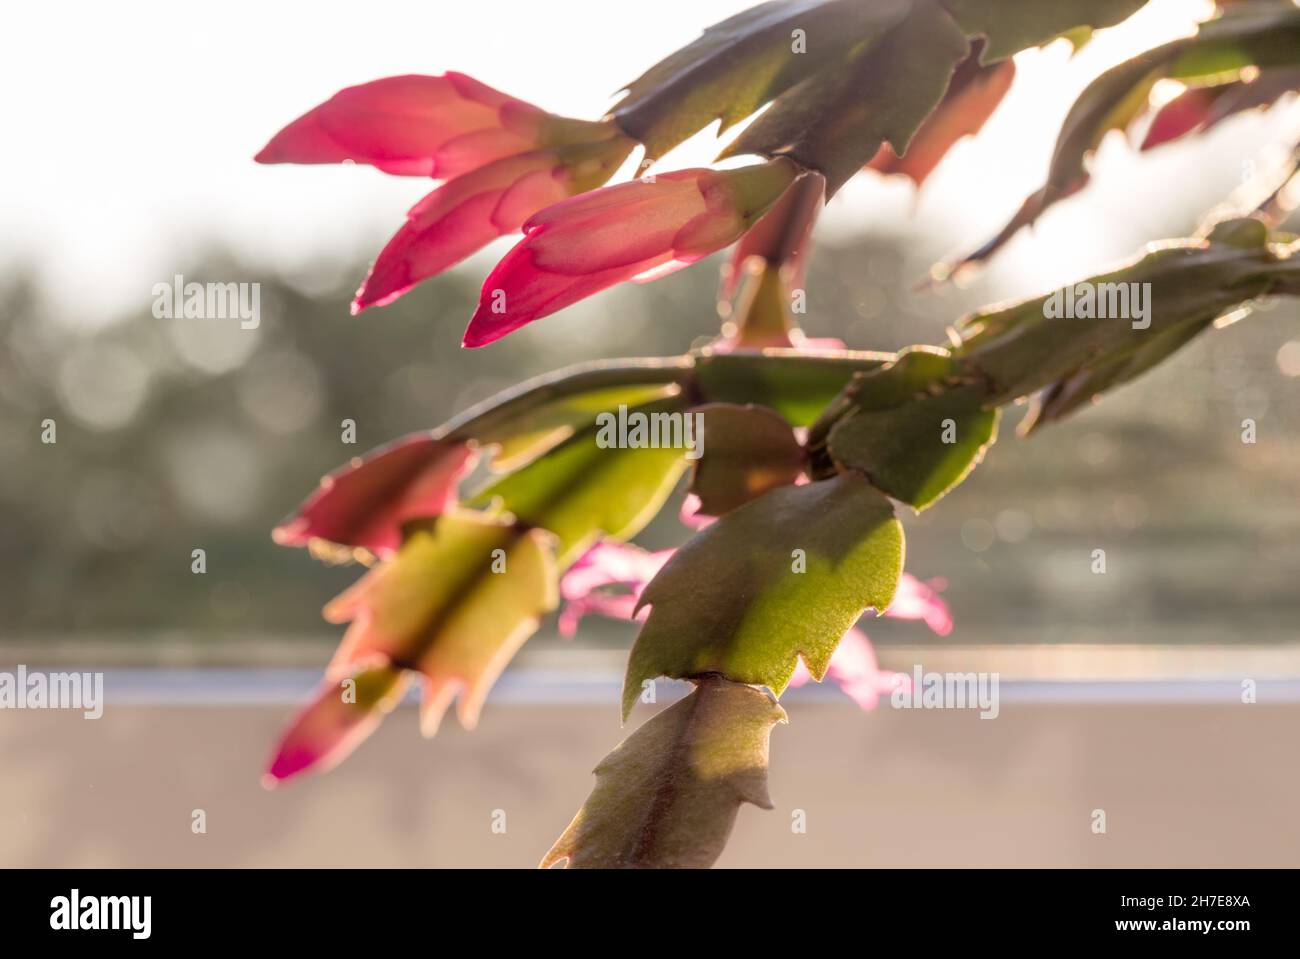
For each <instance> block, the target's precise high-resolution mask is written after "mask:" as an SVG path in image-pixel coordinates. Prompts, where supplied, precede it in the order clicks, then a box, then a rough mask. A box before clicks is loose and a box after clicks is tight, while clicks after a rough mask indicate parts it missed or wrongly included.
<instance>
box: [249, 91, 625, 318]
mask: <svg viewBox="0 0 1300 959" xmlns="http://www.w3.org/2000/svg"><path fill="white" fill-rule="evenodd" d="M635 145H636V144H635V141H633V140H632V139H631V138H630V137H627V136H625V135H624V134H623V133H622V132H621V131H620V130H619V128H618V127H617V126H616V125H615V124H614V123H613V122H612V121H600V122H591V121H587V120H574V119H570V118H568V117H561V116H556V115H554V114H551V113H547V112H546V111H545V110H542V109H539V108H538V107H535V106H533V105H532V104H530V103H525V102H524V101H522V100H516V99H514V98H513V97H509V96H506V95H505V94H504V93H501V92H500V91H497V90H494V89H492V88H491V87H489V86H487V85H486V84H482V83H479V82H478V81H477V80H475V79H473V78H472V77H467V76H465V75H464V74H461V73H447V74H444V75H442V76H434V77H426V76H402V77H387V78H386V79H383V80H375V81H373V82H372V83H363V84H361V85H360V86H355V87H348V88H347V89H346V90H341V91H340V92H338V93H336V94H335V95H334V96H332V97H331V98H330V99H328V100H326V101H325V102H324V103H322V104H321V105H320V106H318V107H316V108H314V109H312V110H310V111H308V112H307V113H305V114H304V115H303V116H301V117H299V118H298V119H297V120H295V121H294V122H293V123H291V124H289V125H288V126H287V127H285V128H284V129H283V130H281V131H280V132H279V133H277V134H276V135H275V136H274V137H273V138H272V139H271V142H270V143H268V144H267V145H266V146H265V147H264V148H263V149H262V151H261V152H260V153H258V154H257V157H256V159H257V162H259V163H341V162H344V161H352V162H356V163H368V164H371V165H372V166H375V167H377V168H379V169H380V170H383V171H384V172H385V173H394V174H401V175H407V176H427V177H434V178H436V179H440V180H446V181H448V182H446V183H445V184H444V185H443V186H442V187H440V188H439V189H437V190H434V191H433V192H432V193H430V194H429V195H428V196H427V197H425V198H424V199H423V200H421V201H420V202H419V203H418V204H416V205H415V207H414V208H413V209H412V210H411V211H410V212H409V213H408V214H407V220H406V223H405V224H404V225H403V226H402V228H401V229H400V230H398V232H397V234H396V235H395V236H394V237H393V238H392V239H391V240H390V241H389V242H388V245H387V246H385V247H384V250H383V252H381V253H380V255H379V259H378V260H377V261H376V262H375V265H374V267H373V268H372V269H371V271H370V275H369V276H368V277H367V278H366V280H365V282H364V283H363V284H362V286H361V289H360V290H358V291H357V296H356V299H355V300H354V302H353V304H352V312H353V313H359V312H361V311H362V310H364V309H366V308H367V307H371V306H380V305H383V304H385V303H390V302H392V301H393V300H395V299H396V298H397V297H399V296H401V295H402V294H403V293H405V292H406V291H407V290H409V289H410V288H411V287H412V286H414V285H415V284H417V283H419V282H420V281H421V280H424V279H427V278H429V277H431V276H435V275H436V274H438V273H441V272H442V271H443V270H446V269H447V268H448V267H451V266H454V265H455V264H457V263H459V262H460V261H461V260H463V259H464V258H465V257H467V256H469V255H470V254H471V253H473V252H474V251H476V250H478V249H480V248H481V247H483V246H485V245H486V244H488V243H489V242H491V241H492V240H494V239H496V238H497V237H499V236H504V235H506V234H509V233H515V232H517V231H518V230H519V228H520V227H521V226H522V225H523V223H524V221H525V220H527V219H528V217H530V216H532V215H533V214H534V213H536V212H537V211H538V210H541V209H543V208H544V207H547V206H550V205H552V204H554V203H556V202H558V201H559V200H563V199H564V198H566V197H569V196H572V195H574V194H576V193H582V192H584V191H587V190H591V189H594V188H596V187H598V186H600V185H601V184H602V183H604V182H605V181H606V180H608V179H609V178H610V176H612V175H613V173H614V172H615V171H616V170H617V169H618V167H619V165H620V164H622V162H623V161H624V160H625V159H626V158H627V156H628V154H630V153H631V152H632V148H633V147H634V146H635Z"/></svg>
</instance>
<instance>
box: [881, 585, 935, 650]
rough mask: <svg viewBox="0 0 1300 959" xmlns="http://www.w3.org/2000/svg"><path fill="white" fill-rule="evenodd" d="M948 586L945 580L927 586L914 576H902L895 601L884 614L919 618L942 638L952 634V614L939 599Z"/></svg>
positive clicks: (895, 617)
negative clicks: (941, 592)
mask: <svg viewBox="0 0 1300 959" xmlns="http://www.w3.org/2000/svg"><path fill="white" fill-rule="evenodd" d="M946 585H947V584H946V583H945V582H944V581H943V580H941V579H932V580H930V582H929V583H923V582H921V580H919V579H917V578H916V577H915V576H913V575H912V574H911V573H904V574H903V575H902V576H900V577H899V580H898V589H897V590H896V591H895V592H894V601H893V602H892V603H890V604H889V609H887V610H885V613H884V615H886V616H889V617H891V618H893V619H919V620H922V621H924V623H925V625H927V626H929V627H930V629H931V630H933V631H934V632H935V633H937V634H938V635H940V636H947V635H948V634H949V633H951V632H952V613H951V611H950V610H949V609H948V604H947V603H946V602H944V601H943V598H942V597H940V596H939V590H941V589H943V588H945V586H946Z"/></svg>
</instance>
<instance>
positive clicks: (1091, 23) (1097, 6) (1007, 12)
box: [943, 0, 1147, 63]
mask: <svg viewBox="0 0 1300 959" xmlns="http://www.w3.org/2000/svg"><path fill="white" fill-rule="evenodd" d="M1146 3H1147V0H943V5H944V6H945V7H947V8H948V12H949V13H951V14H952V15H953V18H954V19H955V20H956V21H957V22H958V23H959V24H961V27H962V29H963V30H965V31H966V33H967V35H968V36H972V37H973V36H983V37H987V38H988V44H987V46H986V47H985V48H984V56H983V60H984V62H985V63H992V62H993V61H995V60H1001V59H1003V58H1004V57H1009V56H1011V55H1012V54H1014V53H1017V52H1019V51H1020V50H1025V49H1028V48H1029V47H1037V46H1041V45H1042V44H1044V43H1047V42H1048V41H1050V40H1054V39H1056V38H1057V37H1059V36H1061V35H1062V34H1066V33H1072V32H1075V31H1078V30H1079V29H1081V28H1084V29H1089V30H1095V29H1099V28H1101V27H1110V26H1114V25H1115V24H1117V23H1119V22H1120V21H1122V20H1127V19H1128V18H1129V17H1130V16H1132V15H1133V14H1134V13H1136V12H1137V11H1138V10H1139V9H1141V8H1142V7H1144V6H1145V5H1146Z"/></svg>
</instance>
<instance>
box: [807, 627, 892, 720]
mask: <svg viewBox="0 0 1300 959" xmlns="http://www.w3.org/2000/svg"><path fill="white" fill-rule="evenodd" d="M826 677H827V678H828V679H830V680H831V681H832V682H833V683H835V685H837V686H839V687H840V689H842V690H844V692H845V693H847V694H848V697H849V698H850V699H852V700H853V701H854V702H855V703H857V704H858V708H859V709H863V710H869V709H875V708H876V706H877V705H879V702H880V697H881V696H888V695H889V694H891V693H892V692H893V691H894V690H895V689H911V687H912V680H911V679H910V678H909V677H908V676H907V675H906V674H905V673H894V672H890V671H888V670H882V669H881V668H880V665H879V663H877V662H876V651H875V649H874V648H873V647H872V645H871V640H869V639H867V634H866V633H864V632H863V631H862V630H860V629H858V628H857V627H856V626H855V627H853V628H852V629H850V630H849V631H848V632H847V633H845V634H844V638H843V639H841V640H840V644H839V645H838V646H836V647H835V655H834V656H832V657H831V662H830V665H829V666H828V667H827V668H826ZM812 681H813V678H812V673H810V672H808V667H807V666H805V665H804V664H803V660H802V659H801V660H799V664H798V665H797V666H795V669H794V675H793V676H791V677H790V685H791V686H802V685H804V684H805V683H809V682H812Z"/></svg>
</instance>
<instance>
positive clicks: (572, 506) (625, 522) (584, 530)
mask: <svg viewBox="0 0 1300 959" xmlns="http://www.w3.org/2000/svg"><path fill="white" fill-rule="evenodd" d="M682 410H683V401H682V400H681V398H674V399H668V400H663V401H661V402H658V403H652V404H648V405H644V406H640V407H636V408H635V409H633V410H629V412H635V413H638V414H644V415H646V416H651V415H654V414H656V413H678V414H679V415H680V414H681V412H682ZM605 412H611V413H612V412H616V411H610V410H607V411H605ZM598 438H599V429H598V428H597V426H596V425H595V424H594V423H593V424H592V425H590V426H588V427H587V428H586V429H584V430H583V431H582V432H580V433H577V434H575V435H574V436H572V437H571V438H570V439H568V440H566V441H565V442H563V443H561V444H560V445H559V446H557V447H556V448H554V449H553V450H551V451H550V452H548V453H547V454H546V455H544V456H542V457H541V458H540V459H537V460H535V461H534V462H532V463H530V464H529V465H528V466H525V467H524V468H523V469H521V470H518V471H516V472H514V473H511V474H509V475H508V476H505V477H503V478H501V479H500V480H498V481H496V482H495V483H493V484H492V485H490V486H488V487H487V488H486V489H484V490H482V491H481V492H479V493H478V494H476V495H475V496H474V497H473V498H472V499H471V500H470V503H471V505H487V504H488V503H490V502H492V501H493V500H495V499H498V498H499V499H500V500H501V501H502V503H503V504H504V507H505V508H506V509H508V510H509V511H510V512H511V513H513V514H514V515H515V516H516V517H518V519H519V520H520V521H521V522H524V523H527V524H529V525H531V526H539V527H541V528H542V529H546V530H549V531H550V532H552V533H554V534H555V535H556V536H557V537H558V538H559V541H560V563H561V565H562V566H567V565H568V564H569V563H571V562H572V561H573V560H575V559H576V558H577V557H578V556H580V555H581V554H582V553H583V552H584V551H585V550H586V549H587V548H588V547H589V546H591V545H592V544H593V543H594V542H595V541H596V540H597V539H599V538H600V537H601V536H602V534H603V535H606V536H609V537H611V538H613V539H628V538H630V537H632V536H635V535H636V534H637V533H638V532H640V530H641V529H642V527H644V526H645V524H646V523H648V522H649V521H650V520H651V519H653V518H654V515H655V514H656V513H658V512H659V509H660V508H661V507H662V506H663V504H664V500H666V499H667V498H668V495H669V494H670V493H671V492H672V491H673V488H674V487H675V486H676V485H677V481H678V480H679V479H680V478H681V476H682V473H683V472H685V470H686V466H687V460H686V459H685V456H684V452H685V451H684V450H683V449H681V448H674V447H660V448H657V449H656V448H640V449H632V448H620V447H617V446H614V447H609V448H607V447H602V446H601V445H600V444H599V443H598Z"/></svg>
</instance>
